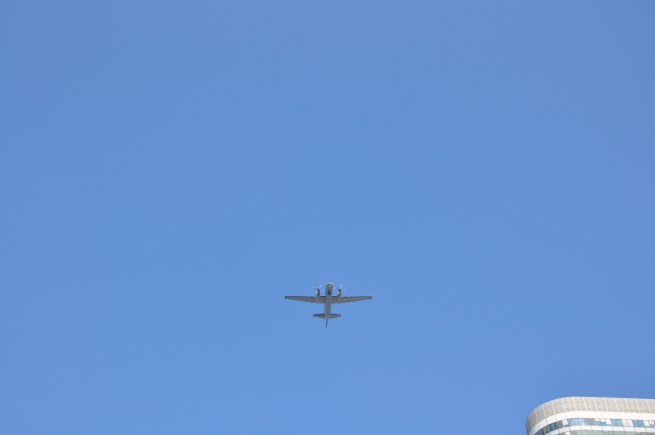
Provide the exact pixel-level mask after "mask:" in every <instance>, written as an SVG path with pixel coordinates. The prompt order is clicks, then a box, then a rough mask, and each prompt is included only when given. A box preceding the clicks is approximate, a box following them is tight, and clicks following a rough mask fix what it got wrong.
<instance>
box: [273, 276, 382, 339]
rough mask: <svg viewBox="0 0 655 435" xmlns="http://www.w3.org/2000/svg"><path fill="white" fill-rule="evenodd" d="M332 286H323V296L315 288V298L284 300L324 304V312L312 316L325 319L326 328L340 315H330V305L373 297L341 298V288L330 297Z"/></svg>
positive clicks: (302, 297) (289, 297)
mask: <svg viewBox="0 0 655 435" xmlns="http://www.w3.org/2000/svg"><path fill="white" fill-rule="evenodd" d="M333 289H334V285H333V284H332V283H331V282H328V283H327V284H325V296H321V288H320V287H318V288H316V289H315V290H316V295H315V296H285V297H284V299H290V300H292V301H300V302H311V303H314V304H324V306H325V310H324V312H323V313H321V314H314V317H318V318H319V319H325V327H326V328H327V326H328V321H329V320H330V319H335V318H337V317H341V314H333V313H332V304H345V303H346V302H357V301H368V300H371V299H373V296H343V295H342V294H341V287H339V290H337V295H336V296H332V290H333Z"/></svg>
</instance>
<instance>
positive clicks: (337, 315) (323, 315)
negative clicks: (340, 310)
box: [314, 313, 341, 319]
mask: <svg viewBox="0 0 655 435" xmlns="http://www.w3.org/2000/svg"><path fill="white" fill-rule="evenodd" d="M314 317H318V318H319V319H325V314H324V313H321V314H314ZM337 317H341V314H330V319H336V318H337Z"/></svg>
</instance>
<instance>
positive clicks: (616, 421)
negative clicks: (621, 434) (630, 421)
mask: <svg viewBox="0 0 655 435" xmlns="http://www.w3.org/2000/svg"><path fill="white" fill-rule="evenodd" d="M612 426H619V427H623V422H622V421H621V420H616V419H612Z"/></svg>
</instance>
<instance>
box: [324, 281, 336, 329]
mask: <svg viewBox="0 0 655 435" xmlns="http://www.w3.org/2000/svg"><path fill="white" fill-rule="evenodd" d="M333 289H334V286H333V285H332V283H331V282H328V283H327V284H326V285H325V326H327V323H328V320H330V314H331V313H332V290H333Z"/></svg>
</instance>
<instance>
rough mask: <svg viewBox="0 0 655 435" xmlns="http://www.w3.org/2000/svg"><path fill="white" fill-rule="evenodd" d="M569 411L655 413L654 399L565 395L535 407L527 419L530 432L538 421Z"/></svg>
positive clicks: (526, 426) (527, 430) (526, 424)
mask: <svg viewBox="0 0 655 435" xmlns="http://www.w3.org/2000/svg"><path fill="white" fill-rule="evenodd" d="M568 411H600V412H639V413H652V414H655V400H654V399H623V398H617V397H564V398H562V399H555V400H551V401H550V402H546V403H544V404H543V405H540V406H538V407H537V408H535V409H534V411H532V412H531V413H530V415H529V416H528V419H527V420H526V421H525V430H526V432H527V433H530V430H531V429H532V427H533V426H534V425H535V424H537V423H538V422H540V421H542V420H544V419H546V418H548V417H551V416H553V415H555V414H559V413H562V412H568Z"/></svg>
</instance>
